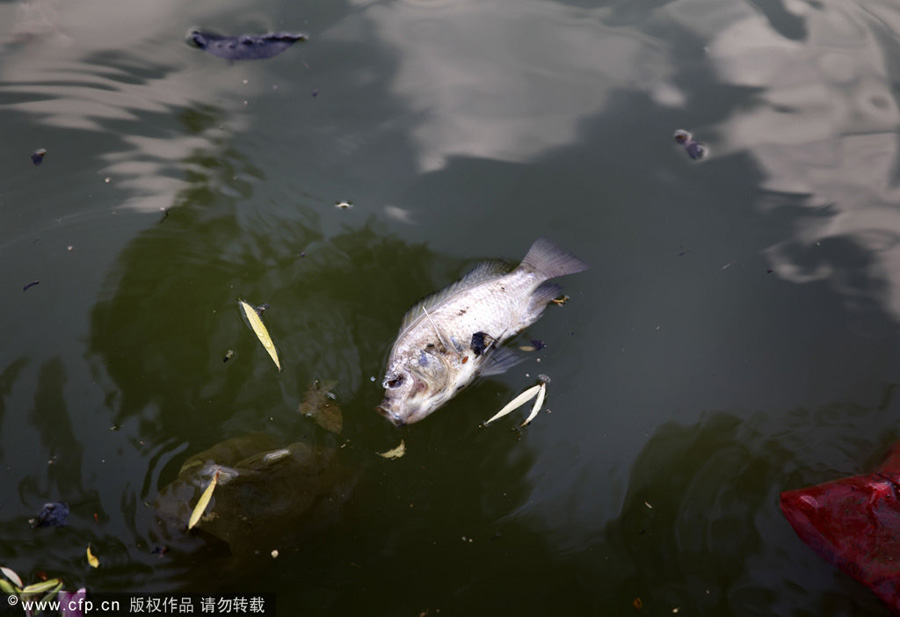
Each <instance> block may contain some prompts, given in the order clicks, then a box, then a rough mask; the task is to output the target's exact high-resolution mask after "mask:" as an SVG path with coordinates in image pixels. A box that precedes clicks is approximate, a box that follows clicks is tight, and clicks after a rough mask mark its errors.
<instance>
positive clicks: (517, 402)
mask: <svg viewBox="0 0 900 617" xmlns="http://www.w3.org/2000/svg"><path fill="white" fill-rule="evenodd" d="M541 385H543V384H541ZM540 390H541V386H531V387H530V388H528V389H527V390H525V391H524V392H523V393H522V394H520V395H519V396H517V397H516V398H514V399H513V400H511V401H510V402H509V403H507V404H506V406H504V407H503V409H501V410H500V411H498V412H497V413H495V414H494V415H493V416H492V417H491V419H490V420H488V421H487V422H485V423H484V425H485V426H487V425H488V424H490V423H491V422H493V421H494V420H496V419H497V418H502V417H503V416H505V415H506V414H508V413H510V412H513V411H515V410H516V409H518V408H519V407H521V406H522V405H524V404H525V403H527V402H528V401H530V400H531V399H533V398H534V397H535V396H537V393H538V392H539V391H540Z"/></svg>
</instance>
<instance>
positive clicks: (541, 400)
mask: <svg viewBox="0 0 900 617" xmlns="http://www.w3.org/2000/svg"><path fill="white" fill-rule="evenodd" d="M540 388H541V389H540V390H539V391H538V395H537V400H536V401H535V402H534V407H532V408H531V413H530V414H528V417H527V418H525V421H524V422H523V423H522V424H520V425H519V428H522V427H523V426H527V425H528V424H529V423H530V422H531V421H532V420H534V418H535V416H537V415H538V412H539V411H540V410H541V405H543V404H544V396H545V395H546V394H547V383H546V382H544V383H542V384H541V386H540Z"/></svg>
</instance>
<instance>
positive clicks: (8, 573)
mask: <svg viewBox="0 0 900 617" xmlns="http://www.w3.org/2000/svg"><path fill="white" fill-rule="evenodd" d="M0 572H2V573H3V576H5V577H6V578H8V579H9V580H11V581H12V582H14V583H15V584H16V586H17V587H21V586H22V579H21V578H19V575H18V574H16V573H15V571H14V570H11V569H9V568H4V567H0Z"/></svg>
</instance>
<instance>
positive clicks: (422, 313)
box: [400, 259, 512, 349]
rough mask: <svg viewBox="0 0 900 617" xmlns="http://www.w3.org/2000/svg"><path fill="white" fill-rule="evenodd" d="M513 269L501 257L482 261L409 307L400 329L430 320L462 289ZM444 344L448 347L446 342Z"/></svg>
mask: <svg viewBox="0 0 900 617" xmlns="http://www.w3.org/2000/svg"><path fill="white" fill-rule="evenodd" d="M511 270H512V266H511V265H510V264H508V263H506V262H505V261H502V260H499V259H489V260H487V261H482V262H481V263H479V264H478V265H477V266H475V267H474V268H472V270H471V271H470V272H469V273H468V274H466V275H465V276H464V277H462V278H461V279H459V280H458V281H456V282H455V283H451V284H450V285H448V286H447V287H445V288H444V289H442V290H440V291H439V292H437V293H434V294H432V295H430V296H428V297H427V298H425V299H424V300H422V301H421V302H418V303H417V304H416V305H415V306H413V307H412V308H411V309H409V311H407V313H406V315H404V316H403V322H402V323H401V324H400V331H401V332H405V331H406V330H407V329H409V328H410V327H411V326H413V325H414V324H416V323H418V322H419V320H420V319H422V318H423V317H426V316H427V318H428V319H429V321H430V320H431V317H430V316H428V314H429V313H433V312H434V311H435V309H436V308H437V307H438V306H440V305H441V303H443V302H445V301H446V300H447V299H449V298H452V297H453V296H454V295H456V294H458V293H460V292H462V291H465V290H467V289H470V288H472V287H475V286H476V285H479V284H481V283H484V282H485V281H491V280H493V279H496V278H500V277H501V276H504V275H505V274H509V272H510V271H511ZM432 323H433V322H432ZM439 336H440V334H439ZM444 338H446V337H441V342H443V339H444ZM444 346H445V347H447V345H446V344H445V345H444ZM447 349H453V347H447Z"/></svg>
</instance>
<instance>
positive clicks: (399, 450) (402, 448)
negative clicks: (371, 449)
mask: <svg viewBox="0 0 900 617" xmlns="http://www.w3.org/2000/svg"><path fill="white" fill-rule="evenodd" d="M404 454H406V444H405V443H403V440H402V439H401V440H400V445H399V446H397V447H396V448H394V449H392V450H388V451H387V452H379V453H378V456H380V457H382V458H400V457H401V456H403V455H404Z"/></svg>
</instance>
